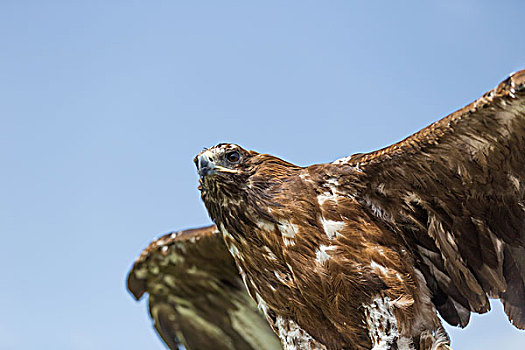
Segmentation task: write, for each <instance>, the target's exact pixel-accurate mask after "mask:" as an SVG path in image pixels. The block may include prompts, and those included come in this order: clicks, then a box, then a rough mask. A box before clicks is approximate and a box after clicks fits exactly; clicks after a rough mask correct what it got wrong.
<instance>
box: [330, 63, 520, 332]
mask: <svg viewBox="0 0 525 350" xmlns="http://www.w3.org/2000/svg"><path fill="white" fill-rule="evenodd" d="M334 163H336V164H347V165H349V166H352V167H354V168H357V169H359V170H360V171H361V172H360V173H361V175H360V179H359V180H358V181H357V183H358V195H359V197H360V200H361V201H362V204H363V205H365V206H366V207H367V208H368V209H369V210H370V211H371V212H373V213H374V214H375V215H376V216H378V217H379V218H381V219H382V220H384V221H385V222H386V223H387V224H388V225H389V226H390V227H391V228H392V229H394V230H395V231H397V232H400V233H401V234H402V236H403V239H404V240H405V241H406V244H407V246H408V247H409V249H411V250H412V251H413V254H414V255H415V256H416V257H417V259H418V263H419V268H420V269H421V272H422V273H423V275H424V276H425V279H426V281H427V284H428V285H429V287H430V289H431V291H432V292H433V302H434V304H435V305H436V307H437V309H438V310H439V312H440V314H441V315H442V316H443V318H444V319H445V320H447V321H448V322H449V323H451V324H453V325H460V326H465V325H466V324H467V323H468V320H469V317H470V312H471V311H474V312H479V313H483V312H486V311H487V310H490V305H489V302H488V299H487V297H499V298H501V299H502V301H503V303H504V305H505V312H506V313H507V315H508V317H509V319H510V320H511V322H512V323H513V324H514V325H515V326H516V327H518V328H524V327H525V285H524V280H525V248H524V245H525V201H524V200H525V71H520V72H518V73H515V74H513V75H511V76H510V77H509V78H508V79H506V80H505V81H503V82H502V83H501V84H499V85H498V86H497V87H496V88H495V89H493V90H491V91H490V92H488V93H486V94H485V95H484V96H483V97H481V98H479V99H478V100H476V101H475V102H473V103H471V104H470V105H468V106H466V107H465V108H463V109H461V110H459V111H457V112H455V113H452V114H451V115H449V116H448V117H446V118H444V119H442V120H440V121H438V122H435V123H434V124H432V125H430V126H428V127H426V128H425V129H423V130H421V131H420V132H418V133H416V134H414V135H412V136H410V137H408V138H406V139H405V140H403V141H401V142H399V143H397V144H394V145H392V146H390V147H387V148H385V149H382V150H379V151H375V152H372V153H368V154H358V155H354V156H351V157H348V158H343V159H340V160H338V161H336V162H334Z"/></svg>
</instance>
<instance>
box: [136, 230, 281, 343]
mask: <svg viewBox="0 0 525 350" xmlns="http://www.w3.org/2000/svg"><path fill="white" fill-rule="evenodd" d="M128 289H129V290H130V292H131V293H132V294H133V295H134V296H135V298H136V299H137V300H139V299H140V298H141V297H142V296H143V295H144V293H148V294H149V311H150V315H151V317H152V319H153V321H154V325H155V329H156V330H157V332H158V333H159V335H160V336H161V337H162V339H163V340H164V342H165V343H166V344H167V345H168V347H169V348H170V349H178V348H179V346H180V345H184V346H185V348H186V349H235V350H237V349H246V350H252V349H253V350H256V349H267V350H270V349H280V348H281V345H280V342H279V340H278V338H277V337H276V336H275V334H274V333H273V331H272V329H271V328H270V326H269V325H268V323H267V321H266V319H265V318H264V316H263V315H262V314H261V313H260V312H259V310H257V306H256V304H255V302H254V301H253V300H252V299H251V298H250V296H249V295H248V293H247V291H246V290H245V287H244V285H243V282H242V280H241V277H240V275H239V273H238V271H237V267H236V266H235V263H234V261H233V259H232V257H231V255H230V253H229V252H228V250H227V249H226V245H225V244H224V241H223V238H222V236H221V235H220V234H219V232H218V230H217V228H216V227H215V226H208V227H203V228H198V229H193V230H186V231H180V232H175V233H170V234H167V235H165V236H163V237H161V238H159V239H157V240H155V241H153V242H152V243H151V244H150V245H149V246H148V247H147V248H146V249H144V251H143V252H142V254H141V255H140V257H139V258H138V259H137V261H136V262H135V264H134V265H133V268H132V269H131V271H130V273H129V275H128Z"/></svg>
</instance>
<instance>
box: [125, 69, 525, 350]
mask: <svg viewBox="0 0 525 350" xmlns="http://www.w3.org/2000/svg"><path fill="white" fill-rule="evenodd" d="M194 162H195V165H196V167H197V171H198V174H199V176H200V179H199V189H200V191H201V197H202V200H203V202H204V205H205V207H206V209H207V211H208V213H209V215H210V217H211V219H212V220H213V221H214V223H215V225H213V226H210V227H207V228H201V229H197V230H195V231H183V232H181V233H178V234H172V235H168V236H165V237H163V238H161V239H160V240H159V241H156V242H154V243H152V245H150V247H148V248H147V249H146V250H145V252H144V253H143V254H142V255H141V257H140V258H139V259H138V260H137V262H136V263H135V265H134V267H133V269H132V271H131V272H130V274H129V277H128V288H129V289H130V290H131V291H132V292H133V293H134V295H135V296H136V297H137V298H139V297H140V296H141V295H142V294H144V293H145V292H146V291H147V292H148V293H149V294H150V312H151V315H152V317H153V319H154V320H155V325H156V328H157V330H158V331H159V333H160V334H161V335H162V337H163V338H164V339H165V341H166V343H167V344H168V345H169V346H171V347H172V348H176V347H175V346H177V344H179V343H182V344H184V345H185V346H186V347H187V348H190V349H205V348H218V347H215V346H213V345H212V344H219V345H220V346H224V347H225V348H230V349H249V348H250V347H251V348H263V347H259V346H260V345H257V343H256V342H257V340H259V342H262V343H264V344H265V345H266V347H267V348H279V347H281V348H284V349H286V350H291V349H323V350H332V349H334V350H335V349H355V350H363V349H375V350H378V349H400V350H401V349H410V350H431V349H432V350H439V349H441V350H445V349H450V340H449V337H448V335H447V333H446V331H445V330H444V328H443V326H442V323H441V320H440V318H439V317H438V315H440V316H441V318H442V319H443V320H445V321H446V322H447V323H449V324H451V325H453V326H459V327H465V326H466V325H467V324H468V322H469V318H470V314H471V313H472V312H475V313H485V312H487V311H489V310H490V304H489V298H498V299H500V300H501V302H502V303H503V305H504V310H505V313H506V314H507V316H508V319H509V321H510V322H511V323H512V324H513V325H514V326H516V327H517V328H519V329H525V70H523V71H520V72H517V73H514V74H511V75H510V76H509V77H508V78H507V79H506V80H504V81H503V82H502V83H500V84H499V85H498V86H497V87H496V88H494V89H493V90H491V91H489V92H487V93H486V94H484V95H483V96H482V97H481V98H479V99H477V100H476V101H474V102H473V103H471V104H469V105H467V106H466V107H464V108H462V109H460V110H458V111H456V112H454V113H452V114H450V115H449V116H447V117H445V118H443V119H441V120H439V121H437V122H435V123H433V124H431V125H429V126H427V127H426V128H424V129H423V130H421V131H419V132H417V133H415V134H413V135H411V136H409V137H407V138H406V139H404V140H402V141H400V142H398V143H396V144H394V145H391V146H389V147H386V148H383V149H380V150H378V151H374V152H370V153H364V154H354V155H351V156H348V157H345V158H341V159H338V160H336V161H333V162H330V163H324V164H314V165H310V166H306V167H302V166H297V165H294V164H292V163H290V162H287V161H285V160H282V159H280V158H277V157H275V156H272V155H269V154H261V153H257V152H255V151H250V150H246V149H244V148H242V147H241V146H239V145H236V144H231V143H221V144H218V145H216V146H214V147H211V148H209V149H205V150H203V151H202V152H200V153H199V154H198V155H197V156H196V157H195V159H194ZM177 244H179V246H176V245H177ZM153 261H154V262H153ZM241 281H242V282H241ZM241 283H242V285H243V286H244V287H242V286H241ZM247 295H249V297H250V298H248V297H247ZM255 305H257V307H258V308H259V309H260V310H261V311H262V314H263V315H264V318H265V319H266V321H267V323H268V325H269V327H268V325H266V324H265V323H263V322H260V317H261V316H259V314H257V312H256V311H255ZM240 315H242V316H240ZM239 319H244V320H248V319H249V320H251V321H250V322H245V323H244V324H242V323H240V322H239V321H238V320H239ZM270 329H271V330H273V332H274V333H275V335H276V337H278V339H279V340H280V344H279V343H277V345H275V344H276V343H275V341H274V338H273V334H271V332H270V331H269V330H270ZM213 337H215V340H214V339H212V338H213ZM190 338H197V339H196V340H193V339H192V340H191V341H190ZM199 340H202V341H204V342H205V341H207V342H208V343H202V342H201V343H200V344H199V343H198V341H199ZM214 341H215V342H216V343H213V342H214ZM170 342H171V343H170ZM194 344H195V345H194Z"/></svg>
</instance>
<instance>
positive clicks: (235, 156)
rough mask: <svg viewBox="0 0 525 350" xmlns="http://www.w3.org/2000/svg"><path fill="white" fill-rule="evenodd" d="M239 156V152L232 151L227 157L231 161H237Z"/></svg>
mask: <svg viewBox="0 0 525 350" xmlns="http://www.w3.org/2000/svg"><path fill="white" fill-rule="evenodd" d="M239 158H240V156H239V153H238V152H230V153H228V154H227V155H226V159H228V162H230V163H237V162H238V161H239Z"/></svg>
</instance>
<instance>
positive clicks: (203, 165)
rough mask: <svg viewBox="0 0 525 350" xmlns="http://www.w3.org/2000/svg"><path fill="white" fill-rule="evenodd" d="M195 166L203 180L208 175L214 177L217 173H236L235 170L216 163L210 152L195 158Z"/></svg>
mask: <svg viewBox="0 0 525 350" xmlns="http://www.w3.org/2000/svg"><path fill="white" fill-rule="evenodd" d="M195 165H196V166H197V171H198V173H199V176H200V178H201V179H203V178H204V177H206V176H208V175H213V174H215V173H216V172H221V173H235V172H236V171H235V170H231V169H228V168H225V167H223V166H220V165H217V164H215V163H214V159H213V153H212V152H210V151H204V152H203V153H201V154H199V155H198V156H197V157H195Z"/></svg>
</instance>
